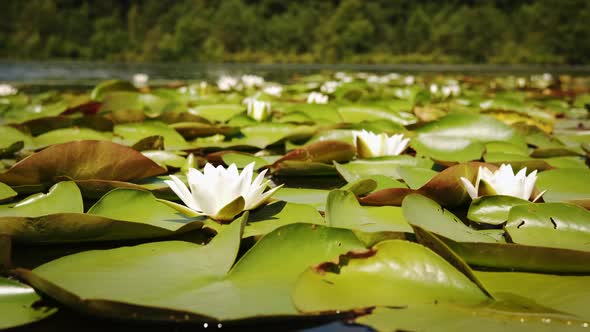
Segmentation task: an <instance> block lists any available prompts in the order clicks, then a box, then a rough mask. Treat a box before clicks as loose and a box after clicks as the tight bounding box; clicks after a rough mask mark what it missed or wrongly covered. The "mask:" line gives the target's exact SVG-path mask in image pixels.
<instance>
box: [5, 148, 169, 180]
mask: <svg viewBox="0 0 590 332" xmlns="http://www.w3.org/2000/svg"><path fill="white" fill-rule="evenodd" d="M165 172H166V169H164V168H162V167H160V166H158V165H157V164H156V163H154V162H153V161H151V160H150V159H149V158H147V157H145V156H143V155H142V154H141V153H140V152H138V151H135V150H133V149H131V148H128V147H125V146H122V145H119V144H115V143H112V142H107V141H76V142H69V143H64V144H56V145H52V146H50V147H48V148H46V149H44V150H42V151H40V152H37V153H35V154H33V155H31V156H29V157H27V158H25V159H23V160H21V161H19V162H18V163H16V164H15V165H14V166H12V167H11V168H10V169H9V170H7V171H6V172H4V173H3V174H0V181H1V182H4V183H6V184H8V185H11V186H15V185H32V184H40V183H52V182H55V181H56V179H57V178H60V177H67V178H71V179H80V180H86V179H103V180H119V181H129V180H135V179H142V178H146V177H149V176H154V175H158V174H162V173H165Z"/></svg>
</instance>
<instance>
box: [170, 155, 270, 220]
mask: <svg viewBox="0 0 590 332" xmlns="http://www.w3.org/2000/svg"><path fill="white" fill-rule="evenodd" d="M253 173H254V163H253V162H252V163H250V164H248V166H246V167H245V168H244V169H243V170H242V173H241V174H240V173H239V172H238V168H237V167H236V164H231V165H230V166H229V167H228V168H227V169H225V168H224V167H223V166H218V167H214V166H213V165H211V164H207V165H205V168H204V170H203V173H201V172H200V171H198V170H197V169H195V168H189V169H188V172H187V181H188V184H189V188H190V190H189V188H187V186H186V185H185V184H184V183H183V182H182V181H181V180H180V179H178V178H177V177H176V176H174V175H170V178H171V180H166V181H165V182H166V184H167V185H168V186H169V187H170V188H171V189H172V191H174V193H175V194H176V195H177V196H178V197H179V198H180V199H181V200H182V202H183V203H184V204H185V205H186V206H187V207H188V208H190V209H191V210H193V211H195V212H197V213H199V214H203V215H206V216H209V217H210V218H212V219H215V220H219V221H229V220H233V219H234V217H235V216H236V215H238V214H239V213H240V212H242V211H245V210H252V209H255V208H257V207H259V206H260V205H262V204H264V203H266V201H268V199H269V198H270V197H271V196H272V194H274V193H275V192H276V191H277V190H278V189H279V188H281V187H282V185H280V186H277V187H274V188H272V189H270V190H268V191H267V192H264V190H265V189H266V187H267V186H268V185H269V184H270V180H265V178H264V175H265V174H266V170H264V171H262V172H260V174H258V176H257V177H256V178H255V179H254V181H252V176H253Z"/></svg>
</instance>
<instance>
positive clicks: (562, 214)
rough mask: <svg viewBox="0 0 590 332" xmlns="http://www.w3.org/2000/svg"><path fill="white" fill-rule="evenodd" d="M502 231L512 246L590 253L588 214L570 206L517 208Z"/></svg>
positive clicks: (561, 204) (509, 216)
mask: <svg viewBox="0 0 590 332" xmlns="http://www.w3.org/2000/svg"><path fill="white" fill-rule="evenodd" d="M505 229H506V232H508V234H509V235H510V238H511V239H512V241H513V242H514V243H519V244H526V245H533V246H541V247H552V248H563V249H572V250H582V251H590V211H588V210H585V209H583V208H581V207H579V206H576V205H573V204H565V203H544V204H530V205H517V206H515V207H513V208H512V209H511V210H510V214H509V215H508V223H507V224H506V226H505Z"/></svg>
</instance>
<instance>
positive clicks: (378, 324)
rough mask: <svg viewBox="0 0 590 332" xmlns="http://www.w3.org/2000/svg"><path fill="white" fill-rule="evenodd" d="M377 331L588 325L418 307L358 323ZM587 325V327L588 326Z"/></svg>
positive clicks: (553, 317) (546, 314)
mask: <svg viewBox="0 0 590 332" xmlns="http://www.w3.org/2000/svg"><path fill="white" fill-rule="evenodd" d="M355 322H356V323H357V324H362V325H367V326H370V327H372V328H374V329H375V330H377V331H392V330H396V331H480V332H496V331H506V332H520V331H540V332H550V331H583V330H585V329H584V326H585V323H586V321H584V320H581V319H580V318H578V317H576V316H574V315H567V314H561V313H556V312H554V311H552V310H539V309H537V310H534V309H531V308H527V307H526V306H524V305H523V306H515V305H512V304H510V303H509V304H504V303H490V304H484V305H477V306H465V305H457V304H416V305H409V306H406V307H398V308H392V307H379V308H377V309H376V310H374V311H373V312H372V313H371V314H370V315H368V316H363V317H360V318H358V319H356V321H355ZM586 324H587V323H586Z"/></svg>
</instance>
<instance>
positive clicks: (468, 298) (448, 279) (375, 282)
mask: <svg viewBox="0 0 590 332" xmlns="http://www.w3.org/2000/svg"><path fill="white" fill-rule="evenodd" d="M488 299H489V298H488V296H487V295H485V294H484V293H483V292H482V291H481V290H480V289H479V287H478V286H477V285H475V284H474V283H473V282H471V280H469V279H468V278H467V277H466V276H465V275H463V274H462V273H461V272H459V271H458V270H456V269H455V268H454V267H453V266H452V265H451V264H449V263H448V262H447V261H445V260H444V259H442V258H441V257H440V256H438V255H436V254H435V253H434V252H432V251H431V250H430V249H428V248H426V247H424V246H422V245H419V244H416V243H413V242H407V241H403V240H388V241H383V242H380V243H378V244H377V245H375V246H374V247H373V248H372V249H370V250H369V251H366V252H353V253H348V254H346V255H342V256H340V257H339V260H338V261H337V262H326V263H323V264H320V265H317V266H314V267H311V268H308V269H307V270H306V271H305V272H304V273H303V274H302V275H301V276H300V277H299V279H298V280H297V284H296V286H295V289H294V291H293V302H294V303H295V306H296V307H297V308H298V309H299V310H301V311H304V312H314V311H323V310H348V309H355V308H364V307H371V306H405V305H410V304H417V303H432V302H435V301H436V302H450V303H464V304H477V303H482V302H486V301H487V300H488Z"/></svg>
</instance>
